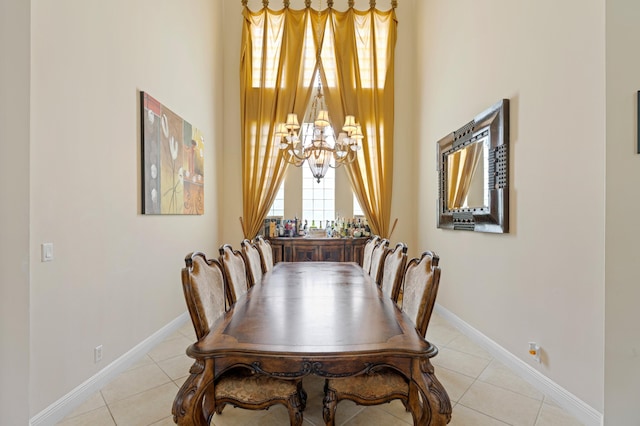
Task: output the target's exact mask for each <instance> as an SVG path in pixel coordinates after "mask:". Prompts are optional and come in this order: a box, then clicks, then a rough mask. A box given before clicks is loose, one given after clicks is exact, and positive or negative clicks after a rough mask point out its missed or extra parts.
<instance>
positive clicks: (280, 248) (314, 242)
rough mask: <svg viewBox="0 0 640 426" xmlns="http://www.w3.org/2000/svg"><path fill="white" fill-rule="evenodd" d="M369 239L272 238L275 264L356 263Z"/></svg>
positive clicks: (360, 262)
mask: <svg viewBox="0 0 640 426" xmlns="http://www.w3.org/2000/svg"><path fill="white" fill-rule="evenodd" d="M367 240H368V238H308V237H293V238H270V239H269V242H270V243H271V247H272V248H273V262H274V263H277V262H310V261H311V262H313V261H324V262H356V263H358V264H360V265H362V253H363V251H364V245H365V243H366V242H367Z"/></svg>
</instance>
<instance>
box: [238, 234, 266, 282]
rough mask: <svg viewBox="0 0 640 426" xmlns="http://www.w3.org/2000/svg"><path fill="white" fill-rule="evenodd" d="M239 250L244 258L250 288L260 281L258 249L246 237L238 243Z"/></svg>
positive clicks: (260, 263)
mask: <svg viewBox="0 0 640 426" xmlns="http://www.w3.org/2000/svg"><path fill="white" fill-rule="evenodd" d="M240 251H241V253H242V257H243V258H244V264H245V267H246V268H247V277H248V278H249V287H250V288H251V287H253V286H254V285H256V284H259V283H260V282H261V281H262V260H261V259H260V251H259V250H258V248H257V247H256V246H255V245H254V244H252V243H251V241H249V240H247V239H244V240H242V242H241V243H240Z"/></svg>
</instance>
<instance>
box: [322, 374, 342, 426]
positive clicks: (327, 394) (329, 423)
mask: <svg viewBox="0 0 640 426" xmlns="http://www.w3.org/2000/svg"><path fill="white" fill-rule="evenodd" d="M337 405H338V401H337V398H336V393H335V392H334V391H333V390H331V389H329V388H328V387H327V385H326V384H325V386H324V398H323V399H322V418H323V419H324V424H325V425H326V426H335V424H336V407H337Z"/></svg>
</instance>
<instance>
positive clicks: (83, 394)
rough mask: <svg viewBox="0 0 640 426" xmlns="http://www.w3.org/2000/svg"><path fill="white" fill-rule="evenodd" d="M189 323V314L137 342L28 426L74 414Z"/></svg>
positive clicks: (43, 425)
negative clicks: (84, 403)
mask: <svg viewBox="0 0 640 426" xmlns="http://www.w3.org/2000/svg"><path fill="white" fill-rule="evenodd" d="M187 321H189V314H188V313H187V312H185V313H183V314H182V315H180V316H179V317H177V318H176V319H174V320H173V321H171V322H170V323H169V324H167V325H165V326H164V327H162V328H161V329H160V330H158V331H156V332H155V333H153V334H152V335H151V336H149V337H148V338H146V339H145V340H143V341H142V342H140V343H139V344H138V345H136V346H135V347H133V348H132V349H131V350H129V351H128V352H126V353H125V354H124V355H122V356H121V357H119V358H118V359H116V360H115V361H113V362H112V363H111V364H109V365H107V366H106V367H105V368H103V369H102V370H100V371H98V373H96V374H95V375H94V376H93V377H90V378H89V379H88V380H86V381H85V382H84V383H82V384H81V385H80V386H78V387H77V388H75V389H73V390H72V391H71V392H69V393H68V394H66V395H65V396H63V397H62V398H60V399H59V400H57V401H56V402H54V403H53V404H51V405H50V406H48V407H47V408H45V409H44V410H42V411H41V412H39V413H38V414H36V415H35V416H33V417H32V418H31V420H30V421H29V425H31V426H53V425H55V424H56V423H57V422H59V421H60V420H62V419H64V418H65V417H66V416H67V415H69V414H70V413H72V412H73V410H75V409H76V408H77V407H78V406H80V405H81V404H82V403H83V402H84V401H86V400H87V399H88V398H89V397H90V396H91V395H93V394H94V393H95V392H97V391H98V390H100V389H102V387H104V385H106V384H107V383H109V382H110V381H111V380H113V379H114V378H115V377H117V376H118V375H119V374H120V373H122V372H123V371H125V370H126V369H127V368H129V367H130V366H131V365H133V364H134V363H135V362H136V361H138V360H139V359H141V358H142V357H143V356H144V355H145V354H146V353H147V352H149V351H150V350H151V349H153V348H154V347H155V346H156V345H157V344H159V343H161V342H162V341H163V340H165V339H166V338H167V337H169V336H170V335H171V334H173V333H174V332H175V331H177V330H178V329H179V328H180V327H182V325H184V324H185V323H186V322H187Z"/></svg>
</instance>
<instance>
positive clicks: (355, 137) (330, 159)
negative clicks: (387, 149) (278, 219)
mask: <svg viewBox="0 0 640 426" xmlns="http://www.w3.org/2000/svg"><path fill="white" fill-rule="evenodd" d="M313 117H315V120H314V119H313ZM300 128H301V127H300V125H299V124H298V116H297V114H294V113H290V114H287V121H286V122H285V123H280V124H278V125H277V127H276V132H275V137H276V138H280V145H279V147H280V149H281V150H282V151H284V158H285V159H286V160H287V162H289V163H291V164H293V165H295V166H296V167H300V166H302V165H303V164H304V163H305V161H306V162H307V163H308V164H309V168H310V169H311V173H313V177H314V178H316V179H317V181H318V183H320V179H322V178H323V177H324V176H325V175H326V173H327V170H328V169H329V167H333V168H337V167H340V166H341V165H342V164H348V163H352V162H353V161H354V160H355V159H356V158H357V156H358V154H357V151H358V150H360V149H361V148H362V147H361V145H360V143H359V141H360V139H363V138H364V135H363V134H362V128H361V127H360V125H359V124H358V123H356V119H355V117H354V116H353V115H347V116H346V117H345V122H344V126H342V132H340V133H339V134H338V138H337V139H336V138H335V135H334V133H333V130H332V127H331V123H330V122H329V112H328V111H327V109H326V106H325V104H324V100H323V94H322V84H321V83H320V81H319V79H318V88H317V91H316V94H315V96H314V98H313V101H312V104H311V111H310V114H309V116H308V120H307V121H306V122H303V124H302V132H300ZM327 128H329V130H330V131H327ZM300 133H302V138H303V141H302V142H300ZM331 139H333V144H331V143H330V142H329V140H331ZM332 163H333V164H332Z"/></svg>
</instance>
